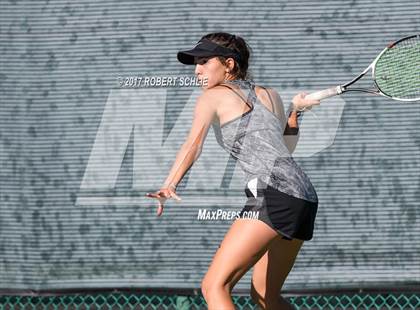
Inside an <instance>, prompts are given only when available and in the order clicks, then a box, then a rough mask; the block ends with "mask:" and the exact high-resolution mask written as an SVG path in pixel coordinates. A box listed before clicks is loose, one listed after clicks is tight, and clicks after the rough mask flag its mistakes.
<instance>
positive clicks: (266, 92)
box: [255, 85, 281, 101]
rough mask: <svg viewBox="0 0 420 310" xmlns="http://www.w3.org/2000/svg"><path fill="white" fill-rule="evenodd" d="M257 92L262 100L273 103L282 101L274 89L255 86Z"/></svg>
mask: <svg viewBox="0 0 420 310" xmlns="http://www.w3.org/2000/svg"><path fill="white" fill-rule="evenodd" d="M255 92H256V94H257V96H259V97H260V98H261V97H262V98H266V99H268V100H273V101H279V100H281V99H280V95H279V93H278V91H277V90H276V89H275V88H273V87H269V86H262V85H255Z"/></svg>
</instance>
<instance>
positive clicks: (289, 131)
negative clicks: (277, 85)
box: [267, 88, 299, 153]
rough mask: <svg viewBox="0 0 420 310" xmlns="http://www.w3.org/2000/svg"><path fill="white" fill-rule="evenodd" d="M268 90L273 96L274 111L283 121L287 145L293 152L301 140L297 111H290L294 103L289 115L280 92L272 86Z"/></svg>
mask: <svg viewBox="0 0 420 310" xmlns="http://www.w3.org/2000/svg"><path fill="white" fill-rule="evenodd" d="M267 90H268V92H269V94H270V97H271V98H272V102H273V105H274V106H273V109H274V111H273V112H274V114H275V115H276V116H277V117H278V118H279V119H280V120H281V123H282V124H283V138H284V142H285V144H286V147H287V149H288V150H289V152H290V153H293V151H294V150H295V148H296V144H297V142H298V140H299V130H298V129H299V124H298V121H297V114H296V112H293V113H291V114H290V111H291V110H292V104H291V105H290V107H289V109H288V112H287V116H286V114H285V112H284V108H283V101H282V100H281V98H280V95H279V94H278V92H277V91H275V90H274V89H272V88H268V89H267ZM289 114H290V116H289Z"/></svg>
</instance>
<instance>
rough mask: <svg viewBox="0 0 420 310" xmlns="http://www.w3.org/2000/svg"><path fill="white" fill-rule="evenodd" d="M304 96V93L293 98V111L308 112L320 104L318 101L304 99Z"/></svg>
mask: <svg viewBox="0 0 420 310" xmlns="http://www.w3.org/2000/svg"><path fill="white" fill-rule="evenodd" d="M306 95H307V94H306V93H303V92H302V93H298V94H297V95H296V96H294V97H293V109H294V110H295V111H305V110H310V109H312V107H313V106H314V105H319V104H320V103H321V102H320V101H319V100H314V99H309V98H306Z"/></svg>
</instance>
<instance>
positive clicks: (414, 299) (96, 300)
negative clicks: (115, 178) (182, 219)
mask: <svg viewBox="0 0 420 310" xmlns="http://www.w3.org/2000/svg"><path fill="white" fill-rule="evenodd" d="M286 299H287V300H289V302H291V303H292V304H293V305H294V306H295V308H296V309H420V293H390V294H372V293H369V294H367V293H364V294H342V295H307V296H297V297H286ZM233 301H234V304H235V308H236V309H260V308H259V307H257V306H256V305H255V303H254V302H253V301H252V300H251V298H250V297H245V296H233ZM0 309H2V310H3V309H5V310H9V309H10V310H15V309H16V310H20V309H24V310H26V309H28V310H29V309H36V310H38V309H40V310H41V309H42V310H44V309H48V310H49V309H54V310H55V309H57V310H64V309H69V310H70V309H71V310H79V309H80V310H82V309H83V310H84V309H101V310H102V309H110V310H111V309H112V310H114V309H115V310H117V309H122V310H126V309H127V310H128V309H136V310H137V309H139V310H140V309H141V310H163V309H168V310H169V309H171V310H172V309H174V310H189V309H200V310H201V309H207V306H206V302H205V301H204V299H203V297H202V296H201V295H196V296H185V295H156V294H135V293H99V294H88V295H81V294H77V295H76V294H75V295H60V296H0Z"/></svg>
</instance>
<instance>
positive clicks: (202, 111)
mask: <svg viewBox="0 0 420 310" xmlns="http://www.w3.org/2000/svg"><path fill="white" fill-rule="evenodd" d="M211 93H212V91H211V90H206V91H205V92H204V93H203V94H202V95H201V96H200V97H199V98H198V99H197V102H196V105H195V109H194V116H193V121H192V125H191V129H190V132H189V134H188V136H187V138H186V140H185V142H184V143H183V145H182V146H181V148H180V150H179V151H178V154H177V155H176V158H175V161H174V163H173V165H172V168H171V170H170V172H169V174H168V177H167V178H166V180H165V182H164V184H163V185H162V188H167V187H168V188H172V189H175V188H176V186H177V185H178V183H179V182H180V181H181V180H182V178H183V177H184V175H185V174H186V173H187V171H188V170H189V169H190V168H191V166H192V165H193V163H194V162H195V161H196V160H197V159H198V158H199V156H200V154H201V150H202V148H203V144H204V140H205V138H206V136H207V133H208V130H209V128H210V126H211V123H212V121H213V119H214V117H215V116H216V108H215V103H214V97H213V98H212V97H211V96H212V94H211Z"/></svg>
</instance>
